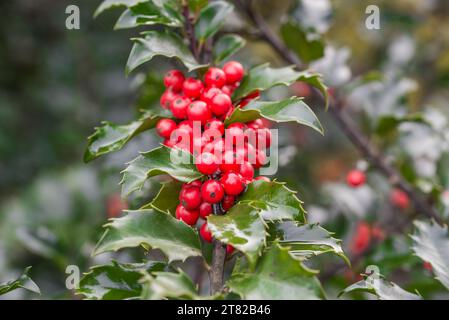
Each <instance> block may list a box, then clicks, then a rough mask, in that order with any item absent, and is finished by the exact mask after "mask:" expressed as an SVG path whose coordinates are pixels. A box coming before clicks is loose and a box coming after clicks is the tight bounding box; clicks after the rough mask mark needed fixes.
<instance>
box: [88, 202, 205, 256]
mask: <svg viewBox="0 0 449 320" xmlns="http://www.w3.org/2000/svg"><path fill="white" fill-rule="evenodd" d="M105 227H106V228H107V229H106V231H105V233H104V234H103V236H102V237H101V239H100V241H99V242H98V244H97V246H96V247H95V249H94V252H93V255H98V254H100V253H103V252H106V251H117V250H119V249H122V248H130V247H138V246H140V245H145V246H148V247H151V248H153V249H160V250H161V251H162V252H163V253H164V254H165V255H166V256H167V258H168V261H169V262H170V261H174V260H185V259H187V258H188V257H190V256H201V245H200V241H199V237H198V233H197V232H196V230H194V229H193V228H191V227H190V226H188V225H187V224H185V223H184V222H182V221H179V220H177V219H175V218H173V217H172V216H171V215H168V214H166V213H162V212H160V211H155V210H151V209H149V210H135V211H128V214H127V215H126V216H124V217H121V218H117V219H111V221H110V222H109V223H108V224H106V225H105Z"/></svg>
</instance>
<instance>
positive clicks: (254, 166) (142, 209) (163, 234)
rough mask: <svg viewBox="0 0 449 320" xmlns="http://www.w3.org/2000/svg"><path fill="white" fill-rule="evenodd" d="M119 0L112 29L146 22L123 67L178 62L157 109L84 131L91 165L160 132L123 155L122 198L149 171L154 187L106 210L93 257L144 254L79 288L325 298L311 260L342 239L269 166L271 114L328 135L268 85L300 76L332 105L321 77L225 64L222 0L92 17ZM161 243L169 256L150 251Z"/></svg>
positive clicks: (239, 43) (293, 100) (227, 48)
mask: <svg viewBox="0 0 449 320" xmlns="http://www.w3.org/2000/svg"><path fill="white" fill-rule="evenodd" d="M113 7H122V8H125V11H124V12H123V14H122V15H121V16H120V18H119V20H118V22H117V24H116V26H115V28H116V29H122V28H135V27H141V26H145V27H146V28H148V29H149V30H147V31H143V32H141V33H140V34H139V35H137V36H136V37H135V38H133V39H132V41H133V43H134V45H133V47H132V50H131V53H130V55H129V59H128V62H127V64H126V73H127V74H130V73H132V72H133V71H134V70H135V69H137V68H138V67H140V66H141V65H143V64H145V63H148V62H150V61H152V60H153V59H155V58H158V60H157V61H164V62H165V60H166V62H167V63H170V64H172V65H173V66H174V67H171V69H169V70H167V72H166V73H165V75H163V83H164V87H165V89H164V91H163V92H158V93H157V94H158V95H159V96H160V106H157V107H154V108H153V107H151V106H146V107H145V108H144V109H143V110H142V112H141V114H140V116H139V117H138V119H137V120H136V121H133V122H131V123H129V124H114V123H111V122H104V123H103V124H102V126H100V127H98V128H96V130H95V132H94V133H93V134H92V135H91V136H90V137H89V139H88V147H87V150H86V153H85V161H86V162H89V161H91V160H94V159H96V158H98V157H100V156H103V155H105V154H108V153H111V152H114V151H119V150H120V149H122V148H123V147H124V146H125V145H126V144H127V143H128V142H129V141H130V140H131V139H133V138H135V137H136V136H138V135H142V134H146V133H147V131H150V130H151V129H155V130H154V134H155V135H158V136H159V137H160V146H159V147H157V148H155V149H152V150H146V151H143V152H141V153H140V154H138V155H137V156H136V158H135V159H134V160H132V161H131V162H129V163H128V164H127V166H126V168H125V169H124V170H123V172H122V180H121V186H122V195H123V197H126V196H130V195H131V194H133V193H136V192H142V190H146V189H145V184H146V182H147V181H148V180H154V181H157V182H159V183H160V190H159V192H158V193H157V194H156V196H155V197H154V198H153V199H151V200H150V201H148V202H147V203H140V204H138V205H137V206H136V208H134V209H132V210H127V211H126V212H124V214H123V216H122V217H119V218H113V219H111V220H110V221H109V223H107V224H106V225H105V228H106V230H105V232H104V233H103V235H102V237H101V239H100V240H99V242H98V244H97V246H96V248H95V249H94V252H93V254H94V255H99V254H102V253H105V252H108V251H118V250H125V249H127V248H133V247H139V248H141V249H142V250H144V251H146V252H149V255H148V257H149V259H148V260H146V261H138V262H136V263H120V262H118V261H114V260H113V261H111V263H110V264H105V265H99V266H95V267H93V268H92V270H91V271H90V272H88V273H87V274H85V275H84V277H83V278H82V280H81V282H80V286H79V289H78V293H79V294H81V295H83V296H84V297H85V298H88V299H125V298H126V299H130V298H132V299H139V298H140V299H185V298H187V299H204V298H210V299H223V298H233V299H235V298H240V299H322V298H325V293H324V291H323V288H322V287H321V284H320V282H319V280H318V278H317V274H318V270H314V269H312V268H311V267H310V259H312V258H314V257H315V256H317V255H320V254H324V253H333V254H335V255H337V256H339V257H341V258H343V260H346V256H345V254H344V253H343V251H342V248H341V246H340V241H339V240H337V239H335V238H333V237H332V234H331V233H330V232H328V231H326V230H325V229H323V228H322V227H320V226H319V225H316V224H308V223H307V217H306V212H305V210H304V208H303V203H302V201H301V200H300V198H299V196H298V195H297V193H296V192H294V191H292V190H290V189H289V188H288V186H287V185H286V183H283V182H281V181H277V180H276V179H275V177H267V176H264V175H262V174H263V172H266V170H265V171H264V169H266V168H267V167H269V166H271V165H272V164H273V162H274V161H276V160H275V159H276V154H277V152H278V150H277V148H276V147H277V135H276V134H275V133H276V131H275V130H273V126H275V125H276V124H277V123H283V122H292V123H297V124H299V125H304V126H308V127H309V128H310V129H311V130H316V131H318V132H319V133H321V134H322V133H323V128H322V126H321V124H320V121H319V120H318V118H317V117H316V115H315V114H314V112H313V111H312V109H311V108H310V107H309V106H308V105H307V104H306V103H305V102H304V101H303V98H302V97H301V96H292V97H288V98H286V99H282V100H266V99H264V98H263V97H264V91H266V90H268V89H270V88H272V87H275V86H288V85H290V84H293V83H296V82H298V81H299V82H303V83H306V84H308V85H310V86H312V87H314V88H315V89H316V90H317V92H319V93H320V94H321V95H322V97H323V99H322V100H321V101H320V102H317V105H316V106H314V107H318V108H326V107H327V100H328V99H327V94H328V93H327V88H326V86H325V85H324V84H323V81H322V78H321V76H320V75H319V74H317V73H315V72H312V71H309V70H299V69H298V68H296V67H294V66H287V67H281V68H276V67H273V66H270V65H269V64H267V63H262V64H260V63H258V64H256V65H253V66H249V67H247V68H245V67H244V66H243V65H242V64H241V63H239V62H238V61H235V60H231V59H230V58H231V56H232V55H233V54H235V53H236V52H237V51H238V50H239V49H241V48H242V47H243V46H244V45H245V39H243V38H242V37H241V36H240V35H237V34H232V33H229V32H221V31H222V26H223V25H224V23H225V21H226V19H228V17H229V16H230V15H231V14H232V12H233V10H234V5H233V4H231V3H229V2H226V1H209V2H208V1H193V0H191V1H187V0H183V1H176V0H168V1H156V0H106V1H104V2H103V3H101V5H100V6H99V8H98V9H97V11H96V13H95V15H99V14H101V13H102V12H104V11H105V10H107V9H110V8H113ZM167 69H168V68H167ZM161 77H162V76H161ZM150 132H151V131H150ZM154 251H159V252H162V256H160V255H159V256H158V257H159V258H153V257H157V255H154V254H152V252H154ZM198 261H200V262H199V263H198ZM189 265H190V267H189ZM191 265H193V266H194V267H193V268H195V269H196V270H195V271H196V274H197V275H198V274H199V276H195V279H194V278H193V277H192V276H191V274H192V272H191V269H192V267H191Z"/></svg>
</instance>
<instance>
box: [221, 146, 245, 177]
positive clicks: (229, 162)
mask: <svg viewBox="0 0 449 320" xmlns="http://www.w3.org/2000/svg"><path fill="white" fill-rule="evenodd" d="M242 163H243V159H242V158H237V154H236V153H235V152H234V151H232V150H227V151H225V153H224V154H223V160H222V163H221V164H220V170H221V171H222V172H229V171H235V172H238V171H239V170H240V164H242Z"/></svg>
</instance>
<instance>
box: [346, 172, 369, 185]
mask: <svg viewBox="0 0 449 320" xmlns="http://www.w3.org/2000/svg"><path fill="white" fill-rule="evenodd" d="M365 182H366V176H365V173H364V172H363V171H360V170H356V169H354V170H351V171H349V173H348V174H347V176H346V183H347V184H348V185H349V186H350V187H353V188H356V187H360V186H361V185H363V184H365Z"/></svg>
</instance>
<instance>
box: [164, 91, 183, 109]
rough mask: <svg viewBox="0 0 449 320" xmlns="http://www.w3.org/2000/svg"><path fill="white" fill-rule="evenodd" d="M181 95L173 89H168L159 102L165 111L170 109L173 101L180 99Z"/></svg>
mask: <svg viewBox="0 0 449 320" xmlns="http://www.w3.org/2000/svg"><path fill="white" fill-rule="evenodd" d="M178 97H179V95H178V94H177V93H176V92H174V91H173V90H171V89H167V90H165V91H164V93H163V94H162V96H161V99H160V100H159V102H160V103H161V107H162V108H164V109H170V105H171V103H172V101H173V100H175V99H176V98H178Z"/></svg>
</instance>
